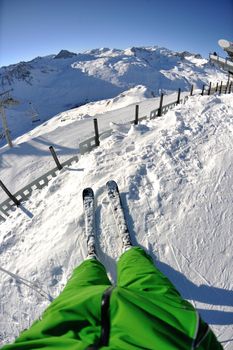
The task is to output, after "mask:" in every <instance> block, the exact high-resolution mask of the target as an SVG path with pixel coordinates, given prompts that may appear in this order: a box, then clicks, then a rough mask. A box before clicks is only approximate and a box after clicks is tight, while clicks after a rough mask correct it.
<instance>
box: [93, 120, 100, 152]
mask: <svg viewBox="0 0 233 350" xmlns="http://www.w3.org/2000/svg"><path fill="white" fill-rule="evenodd" d="M93 121H94V130H95V145H96V146H99V145H100V136H99V128H98V121H97V119H96V118H94V119H93Z"/></svg>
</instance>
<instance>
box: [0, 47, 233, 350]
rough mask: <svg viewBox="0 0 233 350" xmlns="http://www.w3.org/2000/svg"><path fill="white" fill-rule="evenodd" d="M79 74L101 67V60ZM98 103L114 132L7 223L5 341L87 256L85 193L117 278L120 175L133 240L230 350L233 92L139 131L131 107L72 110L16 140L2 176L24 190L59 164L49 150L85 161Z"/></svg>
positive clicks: (0, 254) (1, 273)
mask: <svg viewBox="0 0 233 350" xmlns="http://www.w3.org/2000/svg"><path fill="white" fill-rule="evenodd" d="M106 53H107V51H104V50H103V52H102V56H103V57H102V58H100V59H101V60H104V59H105V58H104V57H105V55H106ZM114 54H116V55H117V54H118V52H115V53H114ZM130 54H131V55H132V56H134V53H133V52H131V53H130ZM89 55H90V54H89ZM134 57H135V56H134ZM68 59H70V60H72V59H73V57H72V58H68ZM38 60H39V59H38ZM190 62H191V61H190ZM79 65H80V64H79ZM81 68H82V70H83V71H84V70H86V71H87V72H88V74H91V72H92V73H93V71H94V67H93V66H92V62H89V63H88V65H87V64H86V63H85V64H84V63H83V64H82V65H81ZM122 74H123V72H122ZM141 89H144V88H141ZM139 90H140V89H139ZM144 91H146V90H144ZM147 97H148V96H147ZM123 98H124V96H123ZM118 99H119V98H118ZM118 99H117V100H118ZM120 100H121V101H123V100H122V99H120ZM139 100H140V99H139ZM155 100H156V97H150V98H149V99H141V102H140V101H139V102H140V111H141V112H142V115H143V113H144V112H145V113H146V115H148V112H149V111H150V110H152V109H153V108H156V107H157V105H156V103H155V102H156V101H155ZM173 100H174V99H173ZM134 101H135V100H134ZM134 101H132V103H133V102H134ZM115 102H117V101H115ZM135 102H136V101H135ZM157 102H158V101H157ZM102 103H103V105H105V103H104V102H102ZM110 103H113V101H110ZM113 104H114V103H113ZM152 104H153V107H152ZM95 107H96V108H97V112H96V113H97V114H98V113H99V114H98V119H99V123H100V125H101V123H103V125H102V126H101V127H102V128H106V129H112V133H111V135H110V136H106V135H103V136H102V137H101V140H100V147H98V148H96V149H95V150H93V151H92V152H91V153H89V154H86V155H83V156H80V155H79V162H78V163H75V164H73V165H72V166H69V167H65V168H63V169H62V170H61V171H60V173H59V175H58V176H57V177H56V178H54V179H52V180H51V182H50V183H49V185H48V186H47V187H45V188H44V189H42V190H35V191H34V192H33V194H32V196H31V197H30V200H29V201H27V202H24V203H22V205H21V207H19V208H15V210H14V211H12V213H11V215H10V217H9V218H7V220H6V221H5V222H3V223H1V224H0V259H1V262H0V281H1V283H0V323H1V333H0V337H1V344H5V343H7V342H12V341H13V340H14V338H15V337H16V336H17V335H18V334H19V333H20V332H21V331H22V330H24V329H25V328H28V327H29V326H30V325H31V324H32V322H33V321H34V320H35V319H37V318H38V317H39V316H40V315H41V313H42V311H43V310H44V309H45V308H46V307H47V306H48V305H49V302H50V301H51V300H52V299H53V298H55V297H56V296H57V295H59V293H60V292H61V291H62V289H63V288H64V286H65V284H66V282H67V280H68V278H69V277H70V275H71V273H72V270H73V268H74V267H75V266H76V265H77V264H79V263H81V261H82V260H83V259H84V258H85V256H86V253H87V247H86V241H85V235H84V228H85V222H84V216H83V203H82V190H83V188H85V187H92V188H93V190H94V192H95V196H96V234H97V243H98V244H97V253H98V256H99V258H100V260H101V261H102V262H103V263H104V265H105V266H106V268H107V271H108V274H109V277H110V279H111V280H112V281H113V282H114V281H115V280H116V260H117V259H118V257H119V256H120V255H121V251H122V250H121V239H120V237H119V234H118V230H117V228H116V226H115V221H114V219H113V215H112V212H111V207H110V203H109V200H108V196H107V192H106V188H105V184H106V182H107V181H108V180H110V179H114V180H115V181H117V183H118V186H119V189H120V191H121V198H122V202H123V206H124V209H125V213H126V218H127V223H128V226H129V231H130V234H131V238H132V241H133V243H134V244H138V245H140V246H142V247H143V248H145V249H146V250H147V251H148V252H149V253H150V254H151V256H152V258H153V259H154V262H155V264H157V266H158V267H159V268H160V269H161V270H162V271H163V272H164V273H165V274H166V275H167V276H168V277H169V278H170V279H171V280H172V282H173V283H174V284H175V286H176V287H177V288H178V290H179V291H180V293H181V294H182V296H183V297H184V298H186V299H188V300H190V302H191V303H192V304H193V305H194V306H195V307H196V308H197V309H198V311H199V312H200V314H201V316H202V317H203V319H204V320H205V321H207V322H208V323H209V324H210V325H211V327H212V328H213V330H214V331H215V333H216V335H217V337H218V339H219V340H220V341H221V342H222V345H223V346H224V349H226V350H230V349H232V347H233V342H232V339H233V291H232V290H233V283H232V278H231V276H232V243H233V242H232V241H233V237H232V232H231V228H232V224H233V222H232V221H233V219H232V190H233V155H232V154H233V152H232V148H233V138H232V133H233V124H232V120H233V100H232V94H229V95H222V96H217V95H213V96H210V97H209V96H194V97H189V98H188V100H187V102H186V103H185V104H181V105H178V106H176V107H175V108H174V109H173V110H170V111H169V112H168V113H167V114H166V115H165V116H163V117H160V118H156V119H155V120H147V121H144V122H142V123H141V124H140V125H138V126H135V125H131V124H129V123H127V120H131V119H133V118H132V116H133V114H134V108H133V105H131V106H128V107H125V106H123V105H120V106H118V107H121V108H120V109H117V108H116V109H115V110H112V109H111V110H109V111H108V112H106V113H104V108H103V110H101V103H97V104H96V105H92V106H91V105H89V106H87V107H85V106H84V107H80V108H82V109H80V110H79V109H77V110H75V111H74V110H72V111H67V112H63V113H62V114H60V115H57V116H55V117H54V118H52V119H51V120H50V121H48V122H46V123H45V124H44V125H41V126H38V128H36V129H34V130H33V131H31V132H30V133H28V134H25V135H23V136H20V137H19V138H18V139H17V140H14V144H15V147H14V148H13V149H11V150H7V149H6V147H3V148H2V149H1V154H0V157H1V177H3V178H4V180H5V181H7V182H8V184H9V185H10V186H18V185H19V188H21V187H23V186H25V185H26V184H27V183H28V182H30V181H31V180H32V174H33V176H34V179H35V178H36V177H37V176H39V175H41V174H40V171H42V173H43V172H45V171H44V170H46V171H47V170H48V168H49V169H50V168H52V167H53V166H54V164H53V163H52V160H51V161H49V160H48V159H50V158H51V156H49V154H48V151H46V150H45V148H46V149H47V148H48V146H49V145H50V143H51V142H52V143H53V144H55V148H57V149H58V154H59V152H60V151H61V154H62V156H63V157H66V158H69V157H71V155H73V154H76V153H78V144H79V141H80V140H81V139H82V140H83V139H86V138H87V137H89V136H90V135H91V134H92V129H91V128H92V117H93V116H94V115H95V111H94V109H95ZM85 108H86V109H85ZM143 108H144V109H143ZM114 113H115V115H118V116H120V117H119V119H114V118H113V115H114ZM130 113H132V115H130ZM123 116H124V118H123ZM125 118H128V119H125ZM62 120H63V121H62ZM87 123H90V124H87ZM104 123H105V124H104ZM90 125H91V126H90ZM79 130H81V132H83V134H82V136H81V134H79V132H80V131H79ZM75 135H76V136H75ZM33 158H36V161H33V160H32V159H33ZM43 163H46V164H47V165H46V166H45V165H44V166H43ZM9 169H10V170H9ZM41 169H42V170H41ZM14 171H16V174H17V176H15V172H14ZM13 184H17V185H13ZM19 188H18V189H19ZM14 190H15V189H14ZM14 190H13V192H14ZM1 195H2V194H1Z"/></svg>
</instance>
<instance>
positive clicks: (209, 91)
mask: <svg viewBox="0 0 233 350" xmlns="http://www.w3.org/2000/svg"><path fill="white" fill-rule="evenodd" d="M211 85H212V83H211V82H210V85H209V90H208V96H209V95H210V93H211Z"/></svg>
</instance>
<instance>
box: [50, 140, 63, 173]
mask: <svg viewBox="0 0 233 350" xmlns="http://www.w3.org/2000/svg"><path fill="white" fill-rule="evenodd" d="M49 150H50V152H51V154H52V156H53V159H54V162H55V163H56V166H57V168H58V170H61V169H62V165H61V163H60V162H59V160H58V158H57V154H56V152H55V149H54V148H53V146H50V147H49Z"/></svg>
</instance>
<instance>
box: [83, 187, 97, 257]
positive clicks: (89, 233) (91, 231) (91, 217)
mask: <svg viewBox="0 0 233 350" xmlns="http://www.w3.org/2000/svg"><path fill="white" fill-rule="evenodd" d="M94 202H95V199H94V192H93V190H92V188H90V187H88V188H85V189H84V190H83V210H84V217H85V233H86V239H87V255H88V257H90V258H95V257H96V249H95V204H94Z"/></svg>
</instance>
